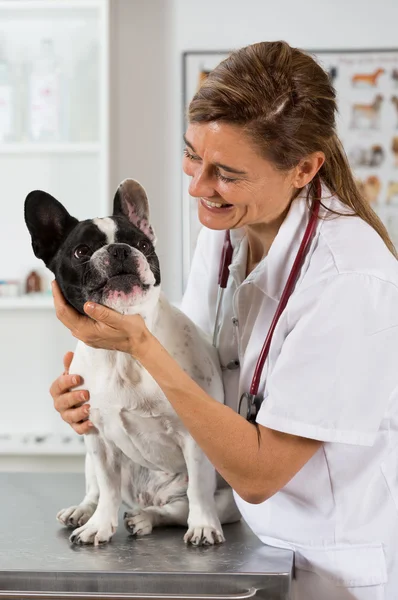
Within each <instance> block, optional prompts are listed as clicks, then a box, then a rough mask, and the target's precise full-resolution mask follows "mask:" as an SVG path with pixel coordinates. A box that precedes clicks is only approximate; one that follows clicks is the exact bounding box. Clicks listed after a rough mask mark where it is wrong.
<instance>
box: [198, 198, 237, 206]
mask: <svg viewBox="0 0 398 600" xmlns="http://www.w3.org/2000/svg"><path fill="white" fill-rule="evenodd" d="M203 201H204V203H205V204H207V206H210V207H212V208H223V207H226V206H231V205H230V204H220V203H219V202H210V200H205V199H204V198H203Z"/></svg>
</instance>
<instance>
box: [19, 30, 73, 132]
mask: <svg viewBox="0 0 398 600" xmlns="http://www.w3.org/2000/svg"><path fill="white" fill-rule="evenodd" d="M64 101H65V95H64V89H63V81H62V72H61V65H60V62H59V60H58V58H57V56H56V53H55V48H54V42H53V40H52V39H50V38H44V39H42V41H41V43H40V50H39V54H38V56H37V58H36V59H35V60H34V61H33V63H32V64H31V71H30V74H29V100H28V104H29V106H28V123H29V130H30V137H31V139H32V140H33V141H35V142H59V141H62V140H63V139H64V138H65V135H64V134H65V123H64V110H63V104H64Z"/></svg>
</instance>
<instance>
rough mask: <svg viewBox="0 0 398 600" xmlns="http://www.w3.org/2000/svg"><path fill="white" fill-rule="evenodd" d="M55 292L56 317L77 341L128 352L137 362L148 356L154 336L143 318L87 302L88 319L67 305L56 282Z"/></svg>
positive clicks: (85, 308) (54, 285)
mask: <svg viewBox="0 0 398 600" xmlns="http://www.w3.org/2000/svg"><path fill="white" fill-rule="evenodd" d="M52 290H53V296H54V305H55V309H56V314H57V317H58V319H59V320H60V321H61V322H62V323H63V324H64V325H65V326H66V327H67V328H68V329H69V330H70V332H71V333H72V335H73V336H74V337H75V338H77V339H78V340H81V341H82V342H84V343H85V344H86V345H87V346H91V347H92V348H103V349H105V350H118V351H119V352H126V353H127V354H130V355H131V356H133V357H134V358H137V359H138V360H140V358H141V357H142V356H144V355H145V353H146V351H147V347H148V342H149V341H150V339H151V337H152V336H151V333H150V332H149V330H148V329H147V327H146V325H145V321H144V319H143V318H142V317H141V316H140V315H121V314H120V313H118V312H116V311H114V310H112V309H110V308H107V307H106V306H102V305H101V304H93V303H92V302H87V303H86V304H85V305H84V310H85V312H86V313H87V314H88V315H89V316H90V317H91V318H88V317H85V316H83V315H81V314H80V313H78V312H77V311H76V310H75V309H74V308H73V307H72V306H70V304H68V303H67V302H66V300H65V299H64V297H63V295H62V293H61V290H60V289H59V286H58V284H57V283H56V282H55V281H53V284H52Z"/></svg>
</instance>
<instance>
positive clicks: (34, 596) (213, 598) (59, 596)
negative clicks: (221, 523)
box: [0, 588, 257, 600]
mask: <svg viewBox="0 0 398 600" xmlns="http://www.w3.org/2000/svg"><path fill="white" fill-rule="evenodd" d="M256 593H257V589H256V588H250V589H249V590H247V591H246V592H242V593H240V594H216V595H213V594H104V593H101V592H95V593H79V592H76V593H75V592H18V591H7V590H0V598H18V599H19V600H25V598H27V599H29V600H69V599H71V600H94V599H96V600H99V599H100V600H130V599H131V600H134V599H137V600H250V598H254V597H255V596H256Z"/></svg>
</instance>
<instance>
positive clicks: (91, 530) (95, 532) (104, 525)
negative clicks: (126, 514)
mask: <svg viewBox="0 0 398 600" xmlns="http://www.w3.org/2000/svg"><path fill="white" fill-rule="evenodd" d="M115 531H116V525H114V524H112V520H111V519H101V518H98V517H96V515H94V516H93V517H91V519H89V520H88V521H87V523H86V524H85V525H83V527H79V529H75V531H74V532H73V533H72V535H71V536H70V538H69V540H70V541H71V542H72V543H74V544H94V546H99V544H105V543H106V542H109V541H110V539H111V538H112V536H113V534H114V533H115Z"/></svg>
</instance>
